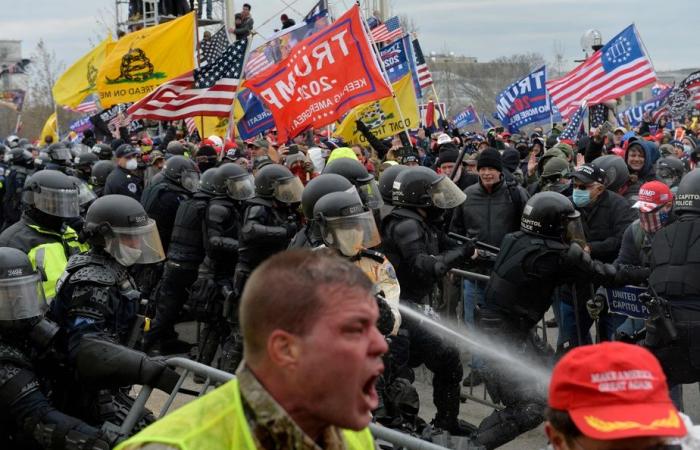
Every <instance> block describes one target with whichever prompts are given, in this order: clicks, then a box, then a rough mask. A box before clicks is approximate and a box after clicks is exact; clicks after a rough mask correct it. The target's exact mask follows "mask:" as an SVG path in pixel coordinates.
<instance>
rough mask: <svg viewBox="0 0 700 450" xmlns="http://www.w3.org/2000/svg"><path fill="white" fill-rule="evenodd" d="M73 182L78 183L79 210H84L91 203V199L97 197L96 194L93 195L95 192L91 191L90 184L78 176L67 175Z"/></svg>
mask: <svg viewBox="0 0 700 450" xmlns="http://www.w3.org/2000/svg"><path fill="white" fill-rule="evenodd" d="M68 178H70V179H71V180H72V181H73V182H74V183H75V184H77V185H78V204H79V205H80V211H81V212H85V211H86V210H87V208H88V206H90V205H91V204H92V202H93V201H95V199H96V198H97V195H95V192H93V190H92V189H90V186H88V184H87V183H86V182H84V181H82V180H81V179H80V178H78V177H74V176H70V175H69V176H68Z"/></svg>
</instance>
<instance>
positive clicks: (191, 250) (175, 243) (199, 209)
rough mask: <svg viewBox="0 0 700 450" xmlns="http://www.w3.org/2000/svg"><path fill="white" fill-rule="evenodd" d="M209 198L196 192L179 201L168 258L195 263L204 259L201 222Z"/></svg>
mask: <svg viewBox="0 0 700 450" xmlns="http://www.w3.org/2000/svg"><path fill="white" fill-rule="evenodd" d="M210 198H211V197H209V196H207V195H205V194H201V193H197V194H195V195H194V197H192V198H191V199H188V200H185V201H184V202H182V203H180V207H179V208H178V210H177V215H176V216H175V224H174V226H173V234H172V235H171V238H170V247H168V259H171V260H174V261H179V262H194V263H197V264H199V263H201V262H202V261H203V260H204V232H203V228H204V226H203V222H204V216H205V214H206V212H207V205H209V199H210Z"/></svg>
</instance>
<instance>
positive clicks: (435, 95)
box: [411, 33, 448, 120]
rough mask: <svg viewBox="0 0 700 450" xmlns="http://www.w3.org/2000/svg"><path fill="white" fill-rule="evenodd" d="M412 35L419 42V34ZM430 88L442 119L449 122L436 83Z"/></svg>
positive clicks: (431, 84)
mask: <svg viewBox="0 0 700 450" xmlns="http://www.w3.org/2000/svg"><path fill="white" fill-rule="evenodd" d="M411 35H412V37H413V39H415V40H416V41H417V40H418V33H411ZM423 57H424V58H425V55H423ZM426 65H427V63H426ZM430 88H431V90H432V91H433V97H435V103H436V105H435V106H436V107H437V109H438V111H440V115H441V116H442V118H443V119H444V120H448V119H447V114H446V111H445V110H444V109H441V108H440V97H438V93H437V90H436V89H435V81H433V82H432V83H430ZM445 107H447V105H445Z"/></svg>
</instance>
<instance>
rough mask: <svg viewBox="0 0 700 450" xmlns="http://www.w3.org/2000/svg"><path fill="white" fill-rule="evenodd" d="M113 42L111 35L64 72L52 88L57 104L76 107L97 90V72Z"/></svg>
mask: <svg viewBox="0 0 700 450" xmlns="http://www.w3.org/2000/svg"><path fill="white" fill-rule="evenodd" d="M111 43H112V37H111V36H109V37H107V39H105V40H103V41H102V42H100V43H99V44H98V45H97V47H95V48H93V49H92V50H90V51H89V52H87V53H86V54H85V55H83V56H82V57H81V58H80V59H79V60H77V61H76V62H75V63H73V65H72V66H70V67H69V68H68V69H67V70H66V71H65V72H63V74H62V75H61V76H60V77H59V78H58V80H56V82H55V83H54V85H53V89H52V92H53V98H54V101H55V102H56V103H57V104H59V105H62V106H67V107H69V108H74V109H75V108H77V107H78V105H80V103H81V102H82V101H83V100H84V99H85V98H86V97H87V96H89V95H91V94H94V93H95V92H96V89H97V74H98V73H99V70H100V67H102V63H103V62H104V60H105V58H106V56H107V51H108V48H113V47H112V46H111V45H110V44H111Z"/></svg>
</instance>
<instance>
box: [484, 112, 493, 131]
mask: <svg viewBox="0 0 700 450" xmlns="http://www.w3.org/2000/svg"><path fill="white" fill-rule="evenodd" d="M481 126H482V127H483V128H484V131H488V130H490V129H491V128H496V125H494V124H493V122H491V121H490V120H489V119H487V118H486V114H481Z"/></svg>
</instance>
